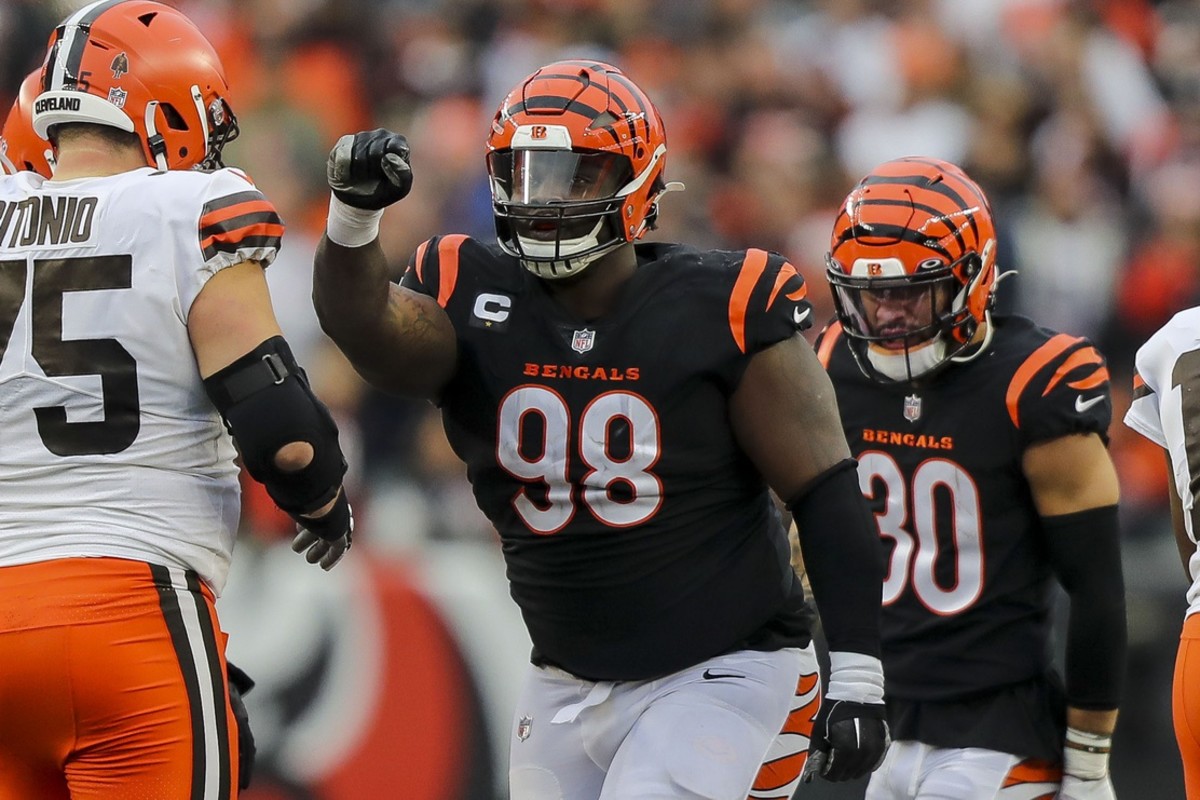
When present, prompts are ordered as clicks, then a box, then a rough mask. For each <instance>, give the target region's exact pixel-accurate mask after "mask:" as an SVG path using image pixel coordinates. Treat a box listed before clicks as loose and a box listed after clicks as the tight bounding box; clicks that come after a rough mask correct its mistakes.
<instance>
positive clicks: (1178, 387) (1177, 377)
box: [1125, 308, 1200, 614]
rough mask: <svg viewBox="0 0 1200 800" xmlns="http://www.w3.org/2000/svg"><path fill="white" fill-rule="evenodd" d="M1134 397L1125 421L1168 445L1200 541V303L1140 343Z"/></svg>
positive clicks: (1198, 570)
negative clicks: (1199, 493) (1198, 488)
mask: <svg viewBox="0 0 1200 800" xmlns="http://www.w3.org/2000/svg"><path fill="white" fill-rule="evenodd" d="M1135 365H1136V368H1137V374H1136V377H1135V378H1134V398H1133V403H1132V404H1131V405H1130V407H1129V411H1127V412H1126V414H1125V424H1126V425H1128V426H1129V427H1130V428H1133V429H1134V430H1135V431H1137V432H1138V433H1140V434H1142V435H1143V436H1145V437H1146V438H1148V439H1150V440H1151V441H1152V442H1154V443H1155V444H1157V445H1159V446H1160V447H1162V448H1164V449H1165V450H1166V451H1167V453H1168V454H1169V455H1170V458H1171V480H1172V481H1173V482H1174V484H1175V490H1176V491H1177V492H1179V497H1180V499H1181V500H1182V505H1183V512H1184V513H1183V519H1184V524H1185V527H1186V529H1187V533H1188V536H1189V537H1190V538H1191V540H1192V541H1193V542H1195V541H1196V536H1197V531H1196V520H1195V517H1196V516H1197V513H1196V512H1197V510H1198V509H1197V497H1196V493H1195V491H1194V490H1193V488H1192V487H1193V485H1194V481H1197V480H1200V308H1192V309H1188V310H1187V311H1181V312H1180V313H1178V314H1176V315H1175V316H1174V317H1172V318H1171V320H1170V322H1168V323H1167V324H1166V325H1164V326H1163V327H1162V328H1161V329H1160V330H1159V331H1158V332H1157V333H1155V334H1154V335H1153V336H1151V337H1150V339H1149V340H1148V341H1147V342H1146V343H1145V344H1144V345H1142V346H1141V348H1139V349H1138V352H1137V358H1136V361H1135ZM1188 571H1189V573H1190V574H1191V577H1192V585H1191V587H1190V588H1189V589H1188V595H1187V597H1188V614H1193V613H1196V612H1197V611H1200V552H1196V553H1193V554H1192V557H1191V560H1190V562H1189V564H1188Z"/></svg>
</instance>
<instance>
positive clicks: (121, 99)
mask: <svg viewBox="0 0 1200 800" xmlns="http://www.w3.org/2000/svg"><path fill="white" fill-rule="evenodd" d="M127 97H129V92H127V91H125V90H124V89H120V88H118V87H116V86H114V87H112V88H111V89H109V90H108V102H110V103H112V104H113V105H114V106H116V107H117V108H124V107H125V98H127Z"/></svg>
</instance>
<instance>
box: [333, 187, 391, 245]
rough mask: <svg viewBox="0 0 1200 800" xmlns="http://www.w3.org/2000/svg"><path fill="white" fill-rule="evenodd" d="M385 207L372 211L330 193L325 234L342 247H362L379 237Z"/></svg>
mask: <svg viewBox="0 0 1200 800" xmlns="http://www.w3.org/2000/svg"><path fill="white" fill-rule="evenodd" d="M381 217H383V209H382V208H381V209H379V210H378V211H371V210H369V209H365V208H355V207H354V206H352V205H349V204H347V203H343V202H342V201H341V200H338V198H337V195H335V194H333V193H332V192H330V194H329V218H328V219H327V220H326V222H325V235H326V236H328V237H329V241H331V242H333V243H334V244H340V245H341V246H342V247H362V246H363V245H365V244H370V243H371V242H373V241H375V240H376V239H378V238H379V220H380V218H381Z"/></svg>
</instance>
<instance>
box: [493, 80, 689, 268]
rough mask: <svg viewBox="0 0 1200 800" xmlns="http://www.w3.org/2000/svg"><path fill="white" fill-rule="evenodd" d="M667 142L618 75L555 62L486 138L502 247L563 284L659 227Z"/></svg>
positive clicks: (651, 111) (649, 106)
mask: <svg viewBox="0 0 1200 800" xmlns="http://www.w3.org/2000/svg"><path fill="white" fill-rule="evenodd" d="M666 153H667V138H666V131H665V129H664V127H663V122H662V119H661V118H660V116H659V113H658V110H657V109H656V108H655V107H654V104H653V103H651V102H650V98H648V97H647V96H646V94H645V93H644V92H643V91H642V90H641V89H639V88H638V87H637V85H636V84H634V82H633V81H631V80H630V79H629V78H628V77H626V76H625V75H624V74H623V73H622V72H621V71H620V70H619V69H617V68H616V67H613V66H610V65H609V64H603V63H600V62H597V61H583V60H579V61H558V62H555V63H553V64H549V65H547V66H545V67H542V68H541V69H539V70H538V71H536V72H534V73H533V74H532V75H530V76H528V77H527V78H525V79H524V80H522V81H521V82H520V83H519V84H517V86H516V87H515V88H514V89H513V90H512V91H511V92H509V94H508V96H507V97H505V98H504V101H503V102H502V103H501V104H500V108H499V110H498V111H497V112H496V116H495V119H494V120H493V121H492V130H491V135H490V136H489V137H488V140H487V163H488V174H489V176H490V178H491V181H490V182H491V191H492V206H493V213H494V216H495V220H496V235H497V238H498V239H499V243H500V246H501V248H502V249H503V250H504V251H505V252H507V253H509V254H510V255H513V256H516V257H517V258H518V259H519V260H520V261H521V263H522V265H524V266H525V268H526V269H528V270H530V271H531V272H533V273H534V274H535V275H537V276H539V277H541V278H547V279H554V278H564V277H567V276H569V275H574V274H575V273H577V272H579V271H580V270H582V269H583V268H584V267H586V266H587V265H588V264H590V263H592V262H593V261H595V260H596V259H598V258H600V257H601V256H603V255H605V254H606V253H609V252H612V251H613V250H615V249H616V248H618V247H620V246H621V245H624V244H627V243H630V242H633V241H635V240H637V239H640V238H641V237H642V236H643V235H645V233H646V232H647V231H649V230H651V229H653V227H654V224H655V219H656V217H657V216H658V206H657V201H658V198H659V196H660V195H661V194H662V193H663V192H665V191H671V190H674V189H682V188H683V186H682V184H677V183H673V184H667V183H665V181H664V179H663V168H664V166H665V164H666Z"/></svg>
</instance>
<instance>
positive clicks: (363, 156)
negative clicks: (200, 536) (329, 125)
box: [325, 128, 412, 211]
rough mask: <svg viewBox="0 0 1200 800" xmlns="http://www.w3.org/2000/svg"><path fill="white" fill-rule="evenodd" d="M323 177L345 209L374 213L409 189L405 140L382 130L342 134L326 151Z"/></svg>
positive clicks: (409, 172)
mask: <svg viewBox="0 0 1200 800" xmlns="http://www.w3.org/2000/svg"><path fill="white" fill-rule="evenodd" d="M325 176H326V179H327V180H328V181H329V188H331V189H333V194H334V196H335V197H337V199H338V200H341V201H342V202H343V203H345V204H346V205H348V206H353V207H355V208H361V209H363V210H366V211H378V210H380V209H383V208H386V207H387V206H390V205H391V204H392V203H394V202H396V201H397V200H400V199H402V198H403V197H404V196H405V195H407V194H408V192H409V190H410V189H412V167H411V166H409V160H408V140H407V139H405V138H404V137H403V136H402V135H400V134H399V133H392V132H391V131H389V130H385V129H384V128H376V129H375V130H373V131H361V132H359V133H355V134H346V135H345V136H343V137H342V138H340V139H338V141H337V144H335V145H334V146H333V149H332V150H331V151H329V162H328V163H327V164H326V168H325Z"/></svg>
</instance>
